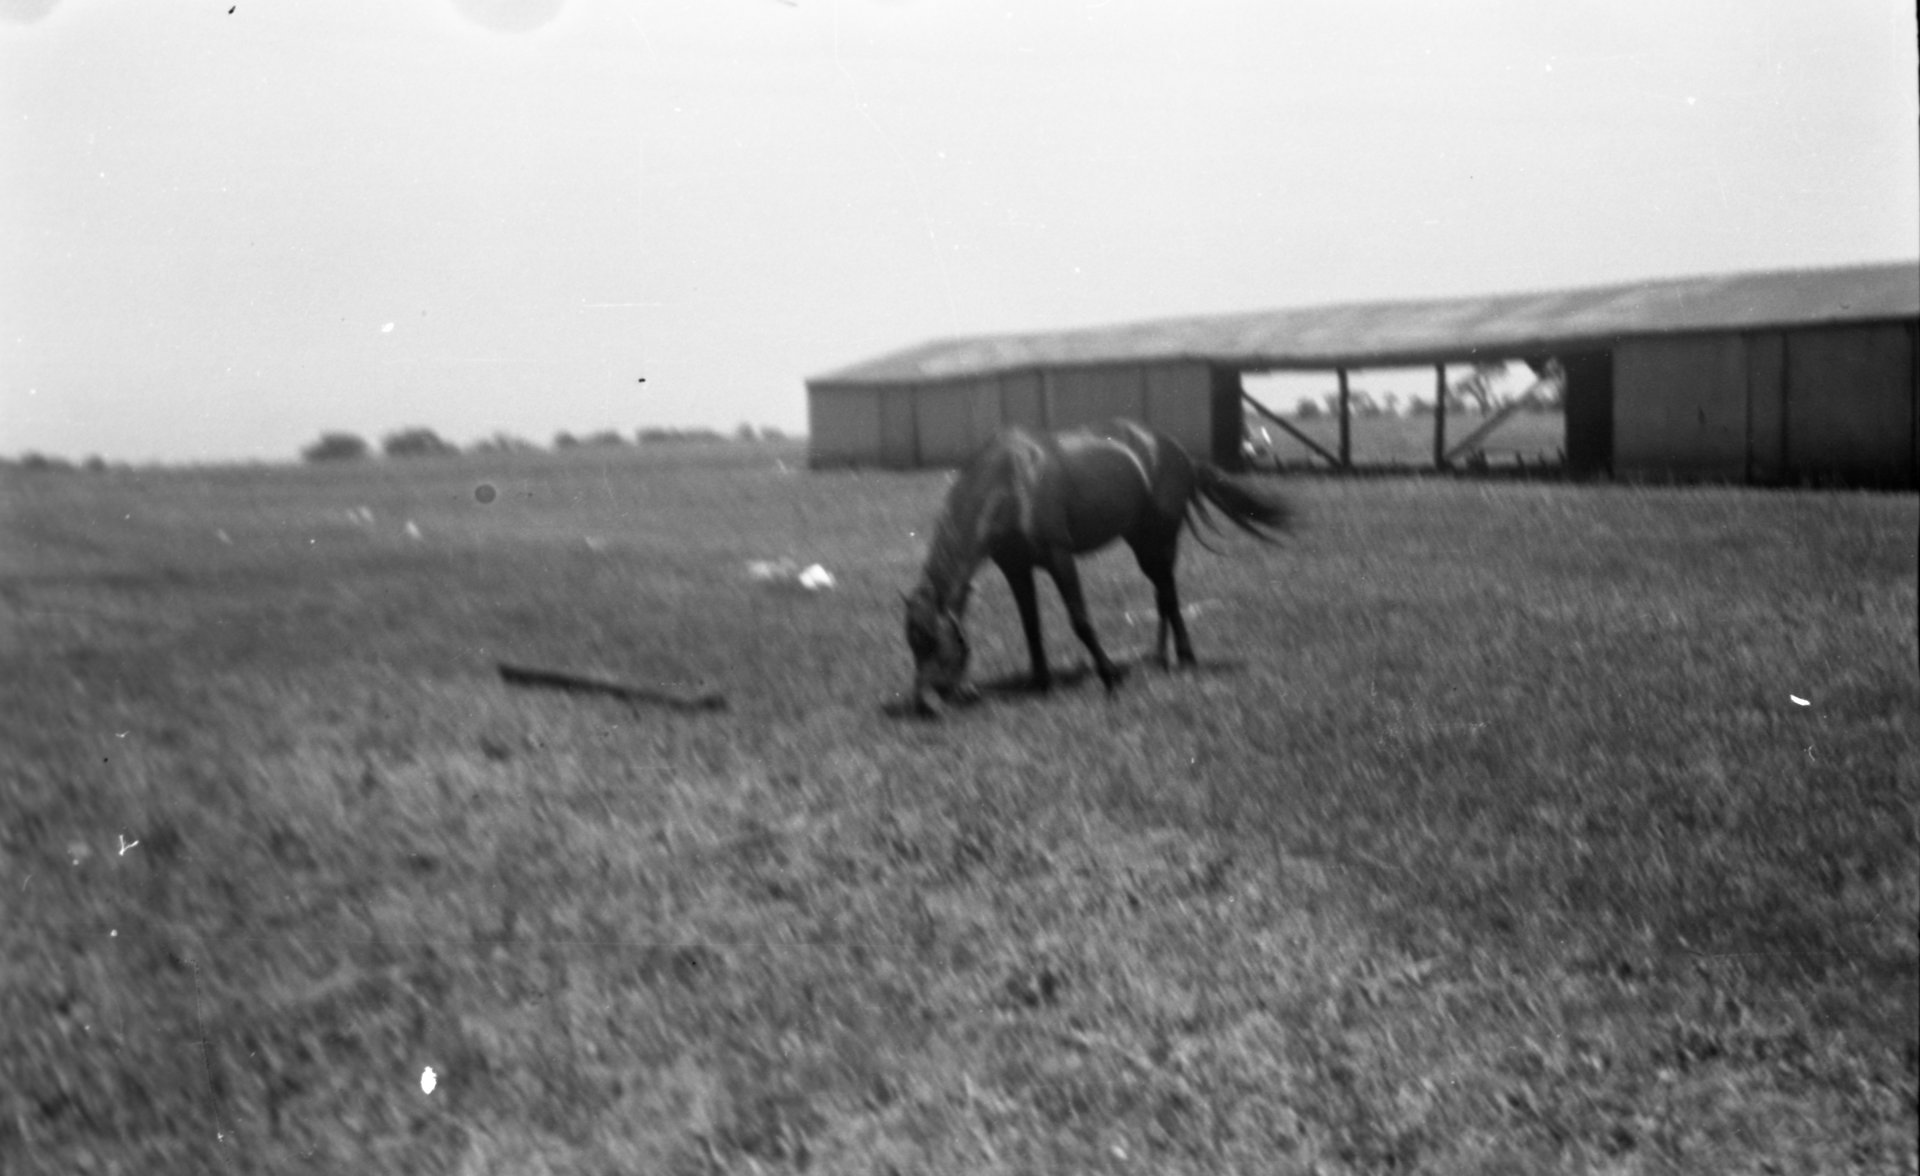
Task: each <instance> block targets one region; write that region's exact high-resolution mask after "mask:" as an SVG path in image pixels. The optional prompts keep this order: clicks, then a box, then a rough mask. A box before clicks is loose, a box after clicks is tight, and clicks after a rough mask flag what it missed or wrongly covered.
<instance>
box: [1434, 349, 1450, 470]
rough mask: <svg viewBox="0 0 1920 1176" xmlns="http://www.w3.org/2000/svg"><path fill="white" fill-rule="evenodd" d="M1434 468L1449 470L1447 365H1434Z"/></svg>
mask: <svg viewBox="0 0 1920 1176" xmlns="http://www.w3.org/2000/svg"><path fill="white" fill-rule="evenodd" d="M1433 468H1434V469H1436V470H1444V469H1446V468H1447V365H1446V364H1444V363H1436V364H1434V365H1433Z"/></svg>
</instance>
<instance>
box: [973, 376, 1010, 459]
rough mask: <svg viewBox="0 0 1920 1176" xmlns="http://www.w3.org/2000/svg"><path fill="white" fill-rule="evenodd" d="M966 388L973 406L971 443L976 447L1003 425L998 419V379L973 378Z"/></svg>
mask: <svg viewBox="0 0 1920 1176" xmlns="http://www.w3.org/2000/svg"><path fill="white" fill-rule="evenodd" d="M967 388H968V391H969V401H970V403H971V405H972V408H973V443H974V445H975V446H976V447H977V446H980V445H982V444H985V443H986V440H987V438H989V437H991V436H993V435H994V434H995V433H998V432H999V431H1000V430H1001V428H1002V427H1004V422H1002V421H1001V419H1000V381H998V380H974V381H973V382H972V383H970V384H968V385H967Z"/></svg>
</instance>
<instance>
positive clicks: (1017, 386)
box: [999, 372, 1047, 429]
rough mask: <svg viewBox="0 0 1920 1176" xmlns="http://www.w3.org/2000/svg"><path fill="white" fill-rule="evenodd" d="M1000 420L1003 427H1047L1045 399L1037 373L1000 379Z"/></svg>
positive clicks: (1012, 375) (1025, 373)
mask: <svg viewBox="0 0 1920 1176" xmlns="http://www.w3.org/2000/svg"><path fill="white" fill-rule="evenodd" d="M999 382H1000V419H1001V424H1002V425H1003V426H1012V425H1019V426H1021V427H1023V428H1028V429H1045V428H1046V427H1047V398H1046V395H1045V389H1044V388H1043V387H1042V384H1041V379H1040V373H1039V372H1015V373H1013V374H1011V375H1006V376H1002V377H1000V381H999Z"/></svg>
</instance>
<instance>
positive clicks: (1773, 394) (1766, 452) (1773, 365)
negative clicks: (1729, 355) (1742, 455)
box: [1747, 331, 1787, 482]
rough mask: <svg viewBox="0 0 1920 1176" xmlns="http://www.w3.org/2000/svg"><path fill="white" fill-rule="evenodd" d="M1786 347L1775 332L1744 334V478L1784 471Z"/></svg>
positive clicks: (1773, 478) (1774, 478)
mask: <svg viewBox="0 0 1920 1176" xmlns="http://www.w3.org/2000/svg"><path fill="white" fill-rule="evenodd" d="M1786 387H1787V384H1786V348H1785V344H1784V341H1783V340H1782V339H1781V336H1780V334H1779V333H1778V332H1774V331H1769V332H1767V333H1765V334H1760V335H1749V336H1747V478H1748V480H1749V481H1754V482H1778V481H1780V480H1781V479H1782V478H1784V477H1786V473H1787V433H1786V428H1787V401H1786Z"/></svg>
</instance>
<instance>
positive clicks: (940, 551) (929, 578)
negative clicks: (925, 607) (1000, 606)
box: [920, 514, 986, 615]
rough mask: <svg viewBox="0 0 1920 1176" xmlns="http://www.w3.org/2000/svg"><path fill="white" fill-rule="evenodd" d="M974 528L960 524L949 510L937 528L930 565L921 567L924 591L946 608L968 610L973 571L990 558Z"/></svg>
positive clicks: (937, 605)
mask: <svg viewBox="0 0 1920 1176" xmlns="http://www.w3.org/2000/svg"><path fill="white" fill-rule="evenodd" d="M973 531H974V528H973V527H972V526H970V525H969V526H962V525H960V524H959V523H958V522H957V520H955V519H954V517H953V516H952V515H951V514H949V515H948V516H947V517H945V518H943V519H941V521H940V527H939V529H938V530H936V531H935V532H934V535H933V543H932V544H931V545H930V546H929V548H928V551H927V562H926V566H925V567H923V568H922V569H921V571H920V591H921V592H923V593H925V594H926V595H927V596H928V597H930V598H931V599H932V601H933V603H934V606H935V607H936V608H938V609H940V610H941V611H942V612H952V613H954V614H955V615H959V614H962V613H964V612H966V609H967V594H968V591H969V589H970V588H971V586H972V584H973V574H974V573H975V572H977V571H979V570H980V565H981V563H983V562H984V561H985V560H986V552H984V551H982V550H980V548H979V546H978V544H977V543H976V542H974V534H973Z"/></svg>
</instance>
